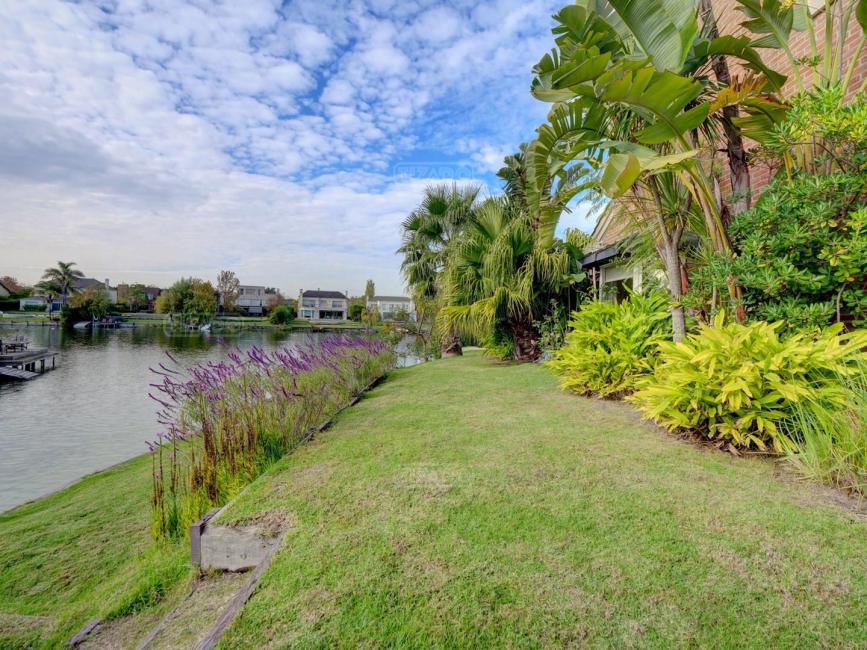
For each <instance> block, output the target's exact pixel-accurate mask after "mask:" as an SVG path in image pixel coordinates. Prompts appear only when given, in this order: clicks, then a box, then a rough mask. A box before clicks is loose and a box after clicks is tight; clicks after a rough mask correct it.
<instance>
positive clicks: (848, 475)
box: [781, 364, 867, 495]
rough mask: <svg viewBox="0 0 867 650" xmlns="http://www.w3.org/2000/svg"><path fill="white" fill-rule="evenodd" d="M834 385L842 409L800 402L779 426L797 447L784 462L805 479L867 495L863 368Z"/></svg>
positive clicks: (866, 385) (866, 399) (866, 392)
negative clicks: (840, 393) (838, 387)
mask: <svg viewBox="0 0 867 650" xmlns="http://www.w3.org/2000/svg"><path fill="white" fill-rule="evenodd" d="M838 381H839V382H840V385H841V386H843V388H844V389H845V391H846V398H845V402H844V403H843V404H842V405H835V406H829V405H827V404H822V403H820V402H814V401H809V402H807V401H802V402H799V403H797V404H795V405H794V413H793V414H792V415H791V416H790V417H789V418H787V419H786V420H784V421H783V422H782V423H781V428H783V429H784V430H785V431H786V433H787V434H788V435H789V436H790V437H791V438H792V439H794V440H795V441H796V443H797V444H796V448H795V449H794V450H792V451H791V452H790V453H789V454H788V459H789V461H790V462H791V463H792V464H793V465H794V466H795V468H796V469H797V470H798V471H799V472H801V473H802V474H803V475H805V476H807V477H809V478H813V479H818V480H820V481H824V482H826V483H831V484H833V485H837V486H839V487H841V488H843V489H844V490H846V491H848V492H852V493H856V494H861V495H867V364H861V367H860V368H859V369H858V371H857V372H856V373H853V374H851V375H848V376H841V377H839V378H838Z"/></svg>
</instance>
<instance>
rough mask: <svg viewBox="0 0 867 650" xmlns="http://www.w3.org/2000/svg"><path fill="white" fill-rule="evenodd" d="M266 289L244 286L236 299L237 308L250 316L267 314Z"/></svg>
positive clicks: (239, 290) (239, 289)
mask: <svg viewBox="0 0 867 650" xmlns="http://www.w3.org/2000/svg"><path fill="white" fill-rule="evenodd" d="M267 304H268V303H267V296H266V295H265V287H259V286H255V285H249V284H242V285H241V286H240V287H239V288H238V297H237V298H236V299H235V307H237V308H238V309H241V310H243V311H244V312H246V313H247V314H250V315H257V316H258V315H260V314H262V313H264V312H265V305H267Z"/></svg>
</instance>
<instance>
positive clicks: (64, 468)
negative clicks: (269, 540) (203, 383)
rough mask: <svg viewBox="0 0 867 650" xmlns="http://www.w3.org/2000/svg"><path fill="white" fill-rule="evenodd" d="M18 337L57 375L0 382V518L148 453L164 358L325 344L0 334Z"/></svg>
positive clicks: (284, 337) (193, 359) (150, 331)
mask: <svg viewBox="0 0 867 650" xmlns="http://www.w3.org/2000/svg"><path fill="white" fill-rule="evenodd" d="M15 334H24V335H26V336H27V337H28V338H29V339H30V340H31V344H32V346H33V347H48V348H51V349H54V350H59V351H60V353H61V354H60V358H59V366H58V368H57V369H56V370H53V371H51V372H47V373H45V374H44V375H43V376H41V377H37V378H36V379H33V380H32V381H26V382H0V512H2V511H4V510H6V509H8V508H11V507H12V506H15V505H18V504H21V503H23V502H25V501H29V500H31V499H34V498H36V497H39V496H42V495H44V494H46V493H48V492H51V491H53V490H57V489H59V488H61V487H63V486H65V485H67V484H69V483H71V482H73V481H75V480H76V479H79V478H81V477H82V476H85V475H86V474H90V473H92V472H95V471H98V470H100V469H104V468H106V467H108V466H110V465H113V464H115V463H119V462H121V461H124V460H127V459H129V458H132V457H133V456H136V455H138V454H141V453H144V452H145V451H147V449H146V447H145V440H151V439H153V438H154V436H155V434H156V432H157V430H158V428H157V426H156V423H155V419H154V416H155V412H156V409H155V408H154V406H155V404H154V402H153V401H151V400H150V399H148V396H147V393H148V383H150V382H151V381H153V379H152V375H151V373H150V372H149V371H148V367H149V366H155V365H156V364H157V363H159V362H160V361H163V360H164V356H163V355H164V353H165V351H166V350H169V351H170V352H171V354H172V356H174V357H175V358H176V359H178V361H179V362H181V363H182V364H184V365H192V364H195V363H199V362H201V361H208V360H218V359H223V358H225V356H226V353H227V352H229V351H230V350H232V349H233V348H235V347H240V348H242V349H243V348H248V347H250V346H251V345H258V346H260V347H263V348H265V349H275V348H280V347H286V346H289V347H292V346H297V345H299V344H303V343H304V342H305V341H307V340H309V339H310V338H311V337H315V336H322V335H316V334H305V333H297V332H293V333H285V332H280V333H278V332H243V333H240V334H233V335H225V336H214V335H205V334H199V333H195V334H184V335H171V334H168V333H166V332H164V331H162V330H160V329H159V328H145V329H138V330H118V331H96V332H92V333H91V332H62V331H60V330H57V329H50V328H46V327H31V328H22V329H20V330H16V329H12V328H9V327H3V328H2V329H0V338H7V337H10V335H15ZM413 361H414V360H413V359H412V358H407V359H404V363H412V362H413Z"/></svg>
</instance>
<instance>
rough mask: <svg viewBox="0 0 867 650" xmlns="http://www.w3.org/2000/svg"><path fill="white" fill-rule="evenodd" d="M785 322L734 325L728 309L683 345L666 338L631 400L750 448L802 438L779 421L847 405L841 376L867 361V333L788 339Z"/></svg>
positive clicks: (679, 424) (787, 445) (678, 423)
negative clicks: (801, 411) (799, 410)
mask: <svg viewBox="0 0 867 650" xmlns="http://www.w3.org/2000/svg"><path fill="white" fill-rule="evenodd" d="M780 326H781V323H779V322H778V323H773V324H769V323H765V322H757V323H749V324H741V323H736V322H731V323H726V322H725V314H724V313H722V312H721V313H720V314H718V315H717V317H716V318H715V319H714V323H713V325H712V326H711V325H702V326H701V329H700V330H699V332H698V333H697V334H692V335H690V336H688V337H687V339H686V341H684V342H683V343H678V344H676V345H675V344H673V343H668V342H665V343H661V344H660V349H661V352H662V354H661V357H660V360H659V363H658V364H657V366H656V370H655V372H654V374H653V375H650V376H648V377H646V378H644V379H643V380H642V381H641V382H639V386H638V388H639V390H637V391H636V392H635V394H634V395H633V396H632V397H631V398H630V401H632V402H633V403H634V404H636V405H637V406H638V408H639V409H640V410H641V411H642V412H643V413H644V414H645V416H646V417H648V418H652V419H654V420H656V421H657V422H659V423H660V424H662V425H663V426H665V427H667V428H668V429H691V430H695V431H698V432H700V433H702V434H704V435H706V436H707V437H709V438H717V439H721V440H725V441H728V442H730V443H732V444H734V445H738V446H743V447H753V446H754V447H758V448H759V449H766V448H767V447H768V445H770V446H771V447H772V448H773V449H774V450H776V451H778V452H785V451H790V450H793V449H794V448H795V447H794V441H793V440H792V438H791V437H790V435H788V434H787V433H786V432H785V431H784V430H783V429H781V428H780V427H778V426H777V423H778V422H779V421H780V420H783V419H784V418H787V417H791V416H792V415H793V413H794V411H795V408H796V405H797V404H802V403H807V402H810V401H814V402H817V403H820V404H823V405H825V406H827V407H828V408H837V407H842V406H843V405H844V404H845V401H846V391H845V389H844V388H843V386H842V385H841V383H840V380H839V377H841V376H843V377H846V376H849V375H851V374H852V373H854V372H855V371H856V369H857V364H858V363H859V362H867V353H864V352H862V351H861V349H862V348H864V347H865V346H867V331H865V330H858V331H855V332H850V333H848V334H840V332H841V329H842V326H841V325H834V326H832V327H830V328H828V329H827V330H826V331H825V332H823V333H822V334H819V335H814V336H810V335H807V334H796V335H794V336H792V337H789V338H781V337H780V336H779V333H778V330H779V328H780Z"/></svg>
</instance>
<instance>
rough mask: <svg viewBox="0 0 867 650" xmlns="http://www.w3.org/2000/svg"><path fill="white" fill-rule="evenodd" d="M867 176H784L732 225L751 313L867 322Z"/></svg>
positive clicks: (737, 268)
mask: <svg viewBox="0 0 867 650" xmlns="http://www.w3.org/2000/svg"><path fill="white" fill-rule="evenodd" d="M865 198H867V176H864V175H862V174H860V173H840V172H838V173H832V174H827V175H812V174H799V175H796V176H795V177H794V178H793V179H791V180H789V179H786V178H785V177H778V178H777V179H775V180H774V181H773V182H772V183H771V184H770V185H768V187H767V189H766V190H765V192H764V194H763V195H762V198H761V199H760V200H759V202H758V203H757V204H756V206H755V207H754V208H753V209H751V210H748V211H746V212H744V213H742V214H740V215H738V217H737V218H736V219H735V220H734V222H733V224H732V234H733V238H734V243H735V245H736V246H737V247H738V248H739V249H740V254H739V256H738V257H737V258H736V259H735V260H734V262H733V263H732V273H733V274H734V275H735V277H737V278H738V282H740V284H741V285H742V286H743V287H744V300H745V302H746V305H747V311H748V313H749V314H750V315H751V316H752V317H754V318H756V319H758V320H767V321H773V320H785V321H786V322H787V325H790V326H792V327H793V328H796V329H797V328H801V329H809V328H813V329H816V328H821V327H824V326H826V325H828V324H829V323H830V322H832V321H833V320H835V319H836V317H837V311H838V309H839V311H840V316H841V317H843V318H849V319H854V320H863V319H864V318H867V284H865V277H867V204H865Z"/></svg>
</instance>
